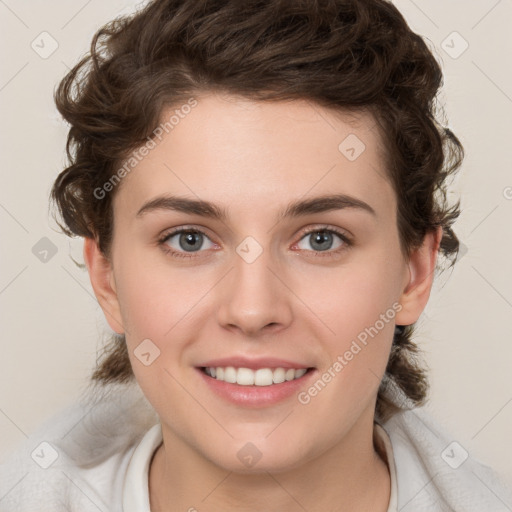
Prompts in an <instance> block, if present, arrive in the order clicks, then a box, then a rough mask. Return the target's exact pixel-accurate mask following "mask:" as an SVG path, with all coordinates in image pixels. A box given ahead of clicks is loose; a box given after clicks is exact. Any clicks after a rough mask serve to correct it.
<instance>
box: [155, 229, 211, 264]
mask: <svg viewBox="0 0 512 512" xmlns="http://www.w3.org/2000/svg"><path fill="white" fill-rule="evenodd" d="M173 238H176V240H175V241H173ZM205 241H210V244H211V246H210V247H207V249H208V248H211V247H212V246H214V244H213V242H211V240H210V239H209V238H208V237H207V236H206V234H205V233H203V232H202V231H200V230H197V229H177V230H176V231H173V232H171V233H167V234H166V235H165V236H164V237H163V238H162V239H161V240H160V243H161V244H162V245H163V246H164V248H165V246H167V247H169V248H170V249H167V248H165V249H166V250H168V252H170V253H171V255H172V256H176V257H178V258H192V257H194V256H193V255H190V256H189V255H187V254H186V253H195V252H199V251H200V250H201V249H204V247H203V246H204V242H205ZM176 244H177V246H176ZM184 253H185V254H184Z"/></svg>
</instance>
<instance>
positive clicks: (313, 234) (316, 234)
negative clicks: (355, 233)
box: [297, 229, 347, 252]
mask: <svg viewBox="0 0 512 512" xmlns="http://www.w3.org/2000/svg"><path fill="white" fill-rule="evenodd" d="M336 238H338V245H337V246H336V247H333V244H334V243H335V242H336ZM302 240H306V241H308V242H309V245H310V247H311V249H309V248H307V247H306V248H304V247H300V246H299V248H300V249H305V250H308V251H309V250H313V251H315V252H325V251H330V250H332V249H334V250H336V249H338V248H339V247H340V246H342V245H344V244H345V243H347V239H346V237H345V236H343V235H342V234H341V233H338V232H337V231H334V230H331V229H316V230H313V231H308V232H307V233H306V234H305V235H304V236H303V237H302V238H301V241H302ZM339 240H341V241H339ZM299 244H300V242H299V243H298V244H297V245H299Z"/></svg>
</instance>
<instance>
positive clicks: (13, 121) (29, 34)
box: [0, 0, 512, 482]
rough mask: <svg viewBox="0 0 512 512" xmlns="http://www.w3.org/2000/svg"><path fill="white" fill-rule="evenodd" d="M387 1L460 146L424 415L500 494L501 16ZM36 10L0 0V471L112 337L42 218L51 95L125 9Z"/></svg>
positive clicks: (506, 6)
mask: <svg viewBox="0 0 512 512" xmlns="http://www.w3.org/2000/svg"><path fill="white" fill-rule="evenodd" d="M395 3H396V5H397V7H398V8H399V9H400V10H401V12H402V13H403V14H404V16H405V18H406V19H407V21H408V22H409V24H410V26H411V28H412V29H413V30H414V31H415V32H418V33H419V34H421V35H423V36H424V37H425V38H426V39H427V40H428V44H429V45H430V47H431V48H432V49H433V51H434V52H435V54H436V57H437V58H438V61H439V62H440V63H441V65H442V67H443V70H444V74H445V85H444V87H443V91H442V94H441V96H440V99H441V100H442V102H443V103H444V107H445V112H446V115H447V117H448V121H449V122H448V125H449V127H450V128H451V129H452V130H453V131H454V132H455V134H456V135H457V136H458V137H459V138H460V140H461V142H462V143H463V145H464V146H465V149H466V159H465V161H464V164H463V166H462V169H461V171H460V172H459V177H458V179H457V180H456V181H455V182H454V184H453V186H452V190H453V193H454V195H453V196H452V197H457V196H458V195H460V197H461V200H462V203H461V204H462V209H463V213H462V215H461V217H460V219H459V221H458V222H457V223H456V225H455V230H456V233H457V234H458V236H459V237H460V239H461V241H462V243H463V244H464V246H465V249H464V250H463V252H462V255H461V258H460V259H459V261H458V263H457V265H456V266H455V269H454V270H453V271H447V272H445V273H444V274H441V275H440V276H439V278H438V280H437V282H436V284H435V286H434V289H433V291H432V295H431V299H430V303H429V305H428V307H427V309H426V311H425V314H424V315H423V316H422V318H421V319H420V321H419V323H418V336H417V337H416V341H417V343H418V344H419V345H420V347H421V348H422V349H423V351H424V357H425V359H426V361H427V363H428V365H429V367H430V378H431V394H430V401H429V403H428V406H427V407H428V409H429V410H430V411H431V413H432V414H433V415H434V417H436V418H437V419H438V420H439V421H440V422H441V423H443V424H444V425H445V426H446V427H447V428H448V430H449V431H451V432H452V433H453V436H454V440H457V441H458V442H459V443H460V444H461V445H462V446H463V447H464V448H465V449H466V450H467V451H468V452H469V453H470V455H471V456H474V457H476V458H479V459H480V460H482V461H484V462H485V463H487V464H488V465H490V466H492V467H494V468H495V469H496V471H498V472H499V473H501V474H502V475H503V476H504V478H505V479H506V480H507V481H509V482H512V457H511V456H510V455H511V452H510V447H511V446H512V445H511V443H510V440H509V436H510V432H511V425H512V375H511V371H510V370H511V361H512V343H511V337H512V336H511V329H510V322H511V319H512V271H511V257H510V255H511V253H512V222H511V220H512V152H511V151H510V147H511V136H512V70H511V66H510V55H512V39H511V36H510V20H511V19H512V3H511V2H510V1H508V2H507V1H501V2H500V1H496V2H494V1H493V2H490V1H489V0H478V1H472V2H467V1H462V0H457V1H454V0H451V1H448V2H447V1H444V0H429V1H426V0H424V1H420V0H416V1H415V2H413V1H412V0H400V1H396V2H395ZM49 4H50V3H49V2H43V1H41V0H38V1H35V0H34V1H26V0H25V1H22V0H17V1H16V0H11V1H9V2H8V3H7V2H1V3H0V34H2V36H1V39H2V44H1V46H0V52H1V59H2V66H1V69H0V111H1V113H2V115H1V116H0V123H1V126H2V128H1V129H2V132H1V134H2V137H1V146H0V169H1V173H2V174H1V186H0V226H1V233H2V235H1V244H2V250H1V256H0V258H1V260H0V311H1V326H2V329H1V354H2V357H1V358H0V432H1V435H0V458H1V456H2V454H4V453H7V451H9V450H10V449H12V448H13V447H14V446H15V445H16V444H18V443H19V442H21V441H22V440H23V439H24V438H25V436H26V435H29V434H30V433H31V432H33V431H34V430H35V428H36V427H37V426H38V425H39V424H40V423H41V422H42V421H43V420H45V419H46V418H48V417H49V416H51V415H53V414H54V413H55V412H57V411H58V410H59V409H61V408H62V407H63V406H65V405H67V404H68V403H70V402H72V401H74V400H75V398H76V397H77V396H78V394H79V393H80V392H81V390H82V389H83V388H84V386H85V382H86V379H87V376H88V375H89V373H90V371H91V368H92V367H93V366H94V363H95V359H96V350H97V349H98V348H99V347H101V345H102V343H103V339H104V338H105V336H106V334H108V333H109V332H110V330H109V328H108V326H107V324H106V322H105V320H104V318H103V314H102V313H101V310H100V308H99V306H98V304H97V302H96V299H95V298H94V295H93V293H92V288H91V286H90V283H89V279H88V276H87V274H86V272H85V271H84V270H80V269H79V268H77V267H76V266H75V264H74V263H73V261H72V260H71V258H70V257H71V256H72V257H73V258H75V259H77V260H78V261H82V256H81V248H82V244H81V242H80V240H71V241H70V240H68V239H67V238H66V237H65V236H64V235H62V234H60V233H59V232H58V229H57V226H56V225H55V223H54V222H53V221H52V220H51V218H50V216H49V215H48V193H49V191H50V187H51V185H52V182H53V180H54V179H55V177H56V176H57V174H58V173H59V172H60V171H61V170H62V168H63V167H64V165H65V162H66V159H65V154H64V146H65V138H66V134H67V132H66V126H65V125H64V123H62V122H61V121H60V120H59V117H58V114H57V112H56V109H55V107H54V104H53V98H52V95H53V90H54V87H55V85H56V84H57V82H58V81H59V80H60V79H61V78H62V77H63V76H64V74H65V72H66V71H67V69H68V68H70V67H72V66H73V65H74V64H75V63H76V62H77V61H78V58H79V57H80V56H81V55H83V54H84V53H85V52H86V51H87V50H88V48H89V44H90V40H91V38H92V35H93V33H94V32H95V31H96V29H98V28H99V27H100V25H102V24H103V23H104V22H106V21H108V20H109V19H111V18H113V17H115V16H117V15H118V14H119V13H123V12H125V11H126V12H128V11H130V10H131V9H133V6H134V5H135V4H134V3H133V2H129V1H124V2H123V1H121V0H115V1H109V2H98V1H95V2H94V1H89V2H87V1H85V0H80V1H76V0H72V1H71V0H66V1H64V0H54V1H53V2H51V8H49ZM454 31H455V32H457V33H458V35H457V34H455V35H454V34H453V32H454ZM42 32H47V33H48V34H50V36H51V37H50V36H48V35H41V33H42ZM52 39H53V40H54V41H55V42H53V41H52ZM464 40H465V41H466V42H467V44H468V45H469V46H468V48H467V49H466V50H465V51H464V52H463V53H462V54H461V55H457V54H458V53H459V52H460V50H461V49H462V48H463V46H462V45H463V44H465V43H464ZM443 41H444V43H443ZM33 42H34V43H33ZM32 44H33V46H35V47H36V48H37V52H39V53H37V52H36V51H35V49H34V48H33V47H32V46H31V45H32ZM55 44H58V47H57V48H56V50H55V51H54V52H53V53H52V54H51V55H49V56H48V55H45V52H47V53H49V52H51V50H52V45H55ZM41 54H42V55H43V56H44V57H46V58H43V57H42V56H41ZM455 57H456V58H455ZM44 237H46V238H48V239H49V240H50V241H51V243H52V244H53V245H54V246H55V249H56V251H57V252H56V254H55V255H53V256H52V257H51V258H50V257H48V261H46V262H42V261H40V259H38V257H36V255H35V254H34V252H33V248H34V246H36V249H39V250H41V247H46V246H45V245H44V244H48V242H47V241H43V242H41V239H43V238H44ZM38 243H39V244H43V245H41V246H38V245H36V244H38ZM49 247H51V246H49ZM47 249H48V248H47ZM34 251H35V252H36V253H37V252H38V251H37V250H34ZM50 251H51V249H50ZM48 254H49V255H51V252H49V253H48Z"/></svg>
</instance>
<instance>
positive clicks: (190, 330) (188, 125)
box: [87, 95, 431, 471]
mask: <svg viewBox="0 0 512 512" xmlns="http://www.w3.org/2000/svg"><path fill="white" fill-rule="evenodd" d="M196 99H197V104H196V106H195V107H194V108H191V109H187V112H188V113H187V115H183V116H182V117H180V119H179V122H178V123H176V124H175V125H174V127H173V129H172V130H169V132H168V133H164V135H163V136H162V137H161V141H160V142H158V144H157V145H156V147H154V148H152V149H151V150H150V151H149V152H148V154H147V155H146V156H145V157H144V158H143V159H141V161H140V162H139V163H138V164H137V165H136V166H135V167H134V169H133V170H132V171H131V172H130V173H129V174H128V175H127V176H126V177H124V178H123V180H122V182H121V184H120V186H119V190H117V191H116V195H115V198H114V203H113V205H114V236H113V242H112V251H111V261H109V262H107V263H105V265H106V266H105V269H106V271H105V273H104V274H103V275H104V276H105V279H104V281H105V282H106V283H107V284H105V285H104V288H103V290H101V289H100V288H101V286H102V285H100V284H98V283H99V279H97V277H95V276H96V275H97V274H98V272H96V270H95V269H96V268H97V265H96V264H95V261H99V258H100V256H99V255H98V253H97V252H96V253H94V248H93V247H92V246H91V245H90V246H89V248H88V249H87V251H89V252H88V256H87V258H88V266H89V271H90V272H91V278H92V280H93V286H94V287H95V291H96V292H97V295H98V298H99V299H100V303H101V304H102V306H103V308H104V310H105V312H106V317H107V319H108V320H109V322H110V324H111V326H112V328H113V329H114V330H116V331H117V332H124V333H125V334H126V340H127V345H128V350H129V354H130V360H131V364H132V366H133V371H134V373H135V376H136V379H137V381H138V383H139V385H140V386H141V388H142V390H143V392H144V394H145V395H146V397H147V398H148V400H149V401H150V402H151V404H152V405H153V407H154V408H155V410H156V411H157V413H158V414H159V416H160V418H161V422H162V429H163V432H164V439H166V438H167V440H168V441H169V442H173V443H175V444H176V445H178V444H180V445H181V446H186V447H187V448H188V449H189V450H191V451H192V452H193V453H194V454H196V455H197V456H198V457H200V458H203V459H205V460H208V461H209V462H210V463H214V464H216V465H218V466H220V467H223V468H225V469H227V470H230V471H263V470H268V471H281V470H286V469H287V468H293V467H297V466H299V465H300V464H302V463H304V462H305V461H307V460H311V459H313V458H315V457H318V456H319V455H320V454H323V453H325V452H326V451H328V450H329V449H331V450H334V449H335V447H336V446H341V444H342V443H343V442H344V441H346V440H348V439H352V440H356V439H357V436H358V435H359V434H358V433H360V432H362V425H366V426H367V425H368V424H371V423H372V421H373V414H374V412H373V411H374V405H375V400H376V395H377V390H378V387H379V383H380V380H381V378H382V376H383V374H384V371H385V367H386V363H387V360H388V356H389V352H390V348H391V343H392V337H393V331H394V326H395V324H408V323H412V322H414V321H415V320H416V319H417V317H418V316H419V314H420V312H421V310H422V309H423V306H424V302H425V301H426V298H425V297H424V295H425V294H424V293H423V295H421V297H419V295H420V294H419V293H418V289H419V288H418V287H415V286H414V284H415V282H414V280H415V279H417V276H419V275H421V268H422V267H421V265H419V266H418V267H414V266H413V263H414V260H411V261H406V260H405V259H404V257H403V255H402V253H401V251H400V243H399V237H398V230H397V221H396V207H397V203H396V197H395V193H394V191H393V188H392V186H391V184H390V182H389V180H388V178H387V177H386V171H385V169H384V168H383V154H382V152H381V149H380V139H379V134H378V130H377V127H376V125H375V121H374V119H373V118H372V117H371V116H370V115H369V114H364V113H359V114H357V115H351V116H350V117H349V116H348V115H346V116H343V115H340V114H339V113H336V114H335V113H334V112H332V111H330V110H327V109H325V108H321V107H319V106H317V105H313V104H311V103H309V102H306V101H292V102H279V103H262V102H253V101H249V100H247V99H243V100H242V99H240V98H235V97H232V96H218V95H205V96H198V97H197V98H196ZM164 114H165V115H164V116H163V118H164V119H168V118H169V116H170V115H171V114H172V112H171V113H169V112H165V113H164ZM347 137H348V139H347ZM363 144H364V146H363ZM351 148H353V149H351ZM192 202H194V203H192ZM197 202H207V203H208V204H207V205H204V204H199V203H197ZM96 251H97V249H96ZM94 254H96V256H94ZM425 254H426V253H425ZM418 261H420V260H418ZM422 261H423V260H422ZM425 261H426V260H425ZM429 265H431V262H430V263H429ZM427 266H428V265H427ZM416 274H417V275H416ZM415 276H416V277H415ZM423 281H425V280H424V279H423V280H422V282H423ZM228 367H230V369H227V368H228ZM205 368H215V370H210V369H208V370H205ZM240 368H242V370H240ZM256 370H259V371H256ZM294 370H298V371H294ZM306 370H307V371H306ZM304 371H306V372H305V373H304ZM208 373H210V375H208ZM212 375H215V378H214V377H213V376H212ZM222 379H226V380H228V381H231V382H226V381H224V380H222ZM234 379H237V381H236V382H233V380H234ZM245 379H247V380H245ZM252 379H256V384H261V385H256V384H252V385H251V384H250V383H251V382H254V381H253V380H252ZM287 379H292V380H287ZM283 380H284V382H283ZM290 440H293V443H291V442H289V441H290ZM248 443H250V444H248ZM248 457H249V458H250V457H252V458H254V457H256V458H257V459H258V458H259V461H258V462H257V464H255V465H254V468H252V469H251V464H250V463H248V461H249V458H248Z"/></svg>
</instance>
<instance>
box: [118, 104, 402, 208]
mask: <svg viewBox="0 0 512 512" xmlns="http://www.w3.org/2000/svg"><path fill="white" fill-rule="evenodd" d="M192 104H193V105H194V106H193V107H188V108H182V109H181V108H180V105H177V106H176V105H175V106H173V107H172V108H169V109H167V110H166V111H164V112H163V114H162V118H161V123H160V130H159V131H158V133H159V136H158V137H157V138H155V139H154V140H155V142H156V145H155V146H154V147H153V148H152V149H150V150H149V151H147V152H146V154H145V156H144V157H143V158H140V159H138V160H137V162H136V164H135V165H134V166H133V169H132V170H130V172H129V173H127V175H126V177H124V178H123V180H122V183H121V186H120V190H118V191H116V192H117V193H116V196H115V203H117V207H118V208H122V209H123V212H124V213H128V211H130V212H133V210H135V209H136V208H137V207H140V206H141V205H142V204H143V203H144V202H146V201H147V200H149V199H151V198H153V197H156V196H158V195H162V194H165V193H172V194H173V195H181V196H187V197H190V198H201V199H206V200H208V201H211V202H214V203H216V204H219V205H220V206H223V207H225V208H226V210H228V211H229V210H234V209H236V210H237V211H242V210H251V211H253V212H254V211H262V209H263V210H268V209H271V208H273V207H274V206H275V207H276V208H278V207H279V206H280V205H283V204H286V203H288V202H289V201H290V200H294V199H297V198H298V197H303V196H304V197H308V196H314V195H324V194H328V193H345V194H350V195H352V196H355V197H359V198H361V199H362V200H365V201H366V202H369V203H371V204H372V206H373V207H374V209H375V210H382V213H386V212H393V209H394V204H395V198H394V193H393V190H392V187H391V184H390V183H389V180H388V178H387V173H386V171H385V168H384V154H383V148H382V144H381V139H380V135H379V132H378V129H377V125H376V122H375V120H374V118H373V116H372V115H371V114H369V113H367V112H352V113H348V112H337V111H333V110H331V109H326V108H325V107H321V106H319V105H318V104H315V103H313V102H310V101H306V100H294V101H279V102H261V101H252V100H248V99H244V98H240V97H235V96H228V95H225V96H219V95H216V94H215V95H214V94H210V95H205V96H199V97H195V103H192ZM157 130H158V129H157ZM115 207H116V206H115ZM135 213H136V212H135Z"/></svg>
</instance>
